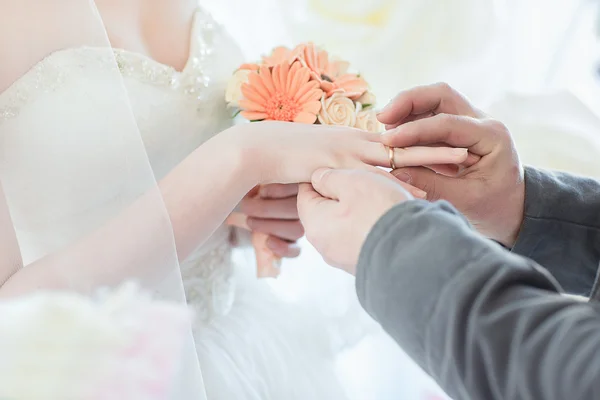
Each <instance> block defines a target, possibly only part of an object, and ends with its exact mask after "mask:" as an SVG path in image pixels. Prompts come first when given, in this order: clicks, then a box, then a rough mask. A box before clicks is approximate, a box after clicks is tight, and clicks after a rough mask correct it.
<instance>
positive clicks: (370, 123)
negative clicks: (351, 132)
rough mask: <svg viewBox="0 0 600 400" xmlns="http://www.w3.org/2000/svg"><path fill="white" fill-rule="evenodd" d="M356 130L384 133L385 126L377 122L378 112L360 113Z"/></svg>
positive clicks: (367, 111) (369, 110) (371, 110)
mask: <svg viewBox="0 0 600 400" xmlns="http://www.w3.org/2000/svg"><path fill="white" fill-rule="evenodd" d="M354 127H355V128H358V129H361V130H363V131H367V132H375V133H379V132H381V131H383V125H382V124H381V122H379V120H377V112H376V111H375V110H373V109H368V110H363V111H359V112H358V113H357V115H356V125H355V126H354Z"/></svg>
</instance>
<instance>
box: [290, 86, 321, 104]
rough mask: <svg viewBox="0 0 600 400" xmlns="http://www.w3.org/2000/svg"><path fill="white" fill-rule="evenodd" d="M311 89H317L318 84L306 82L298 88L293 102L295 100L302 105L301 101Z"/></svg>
mask: <svg viewBox="0 0 600 400" xmlns="http://www.w3.org/2000/svg"><path fill="white" fill-rule="evenodd" d="M313 89H319V82H316V81H310V82H306V83H305V84H304V85H302V86H300V88H299V89H298V91H297V92H296V93H295V94H294V100H296V101H297V102H298V103H302V102H303V101H302V100H301V99H303V98H304V95H305V94H307V93H308V92H310V91H311V90H313ZM319 91H321V90H320V89H319ZM321 92H322V91H321Z"/></svg>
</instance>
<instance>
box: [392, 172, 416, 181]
mask: <svg viewBox="0 0 600 400" xmlns="http://www.w3.org/2000/svg"><path fill="white" fill-rule="evenodd" d="M393 175H394V176H395V177H396V179H398V180H400V181H402V182H404V183H411V182H412V176H410V175H409V174H408V173H406V172H398V173H395V174H393Z"/></svg>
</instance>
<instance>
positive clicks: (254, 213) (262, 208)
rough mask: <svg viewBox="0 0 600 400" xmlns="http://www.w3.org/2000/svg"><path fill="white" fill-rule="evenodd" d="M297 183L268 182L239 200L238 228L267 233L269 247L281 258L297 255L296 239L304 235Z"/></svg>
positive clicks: (298, 249) (298, 253) (298, 248)
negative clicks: (298, 203) (299, 211)
mask: <svg viewBox="0 0 600 400" xmlns="http://www.w3.org/2000/svg"><path fill="white" fill-rule="evenodd" d="M297 198H298V185H297V184H289V185H280V184H271V185H263V186H260V187H257V188H256V190H253V191H252V192H250V193H248V195H247V196H246V197H244V199H243V200H242V201H241V203H240V207H239V211H240V212H241V213H242V214H243V215H244V216H245V217H244V220H243V221H240V222H241V225H239V227H240V228H243V229H247V230H249V231H252V232H260V233H265V234H267V235H269V239H268V240H267V243H266V244H267V246H268V248H269V249H270V250H271V251H272V252H273V253H274V254H275V255H276V256H278V257H280V258H294V257H298V256H299V255H300V247H299V246H298V245H297V244H296V241H297V240H298V239H300V238H301V237H302V236H304V228H303V227H302V224H301V223H300V219H299V217H298V205H297V200H298V199H297Z"/></svg>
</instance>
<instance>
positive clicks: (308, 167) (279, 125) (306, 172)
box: [231, 121, 468, 197]
mask: <svg viewBox="0 0 600 400" xmlns="http://www.w3.org/2000/svg"><path fill="white" fill-rule="evenodd" d="M231 132H232V133H233V135H234V137H233V138H231V140H233V141H235V143H238V145H239V146H240V147H241V149H242V154H243V155H242V157H243V158H244V161H245V163H246V164H248V165H251V166H252V167H253V168H257V171H256V172H257V174H258V176H257V177H256V178H257V180H258V182H259V183H263V184H264V183H298V182H310V179H311V175H312V174H313V172H314V171H316V170H317V169H319V168H345V169H371V170H372V169H373V167H374V166H382V167H390V161H389V153H388V150H387V148H386V147H385V146H384V145H383V144H382V143H381V142H380V138H381V135H379V134H377V133H368V132H363V131H361V130H358V129H354V128H346V127H334V126H325V125H305V124H299V123H287V122H275V121H269V122H255V123H249V124H244V125H239V126H237V127H236V128H234V130H232V131H231ZM467 156H468V154H467V150H466V149H456V148H449V147H418V146H417V147H410V148H406V149H396V150H395V157H394V163H395V165H396V167H398V168H400V167H407V166H421V165H437V164H461V163H463V162H465V161H466V160H467ZM404 186H405V187H406V188H407V189H408V190H409V191H410V192H411V193H412V194H413V195H414V196H416V197H424V192H422V191H421V190H419V189H416V188H413V187H412V186H410V185H407V184H404Z"/></svg>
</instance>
